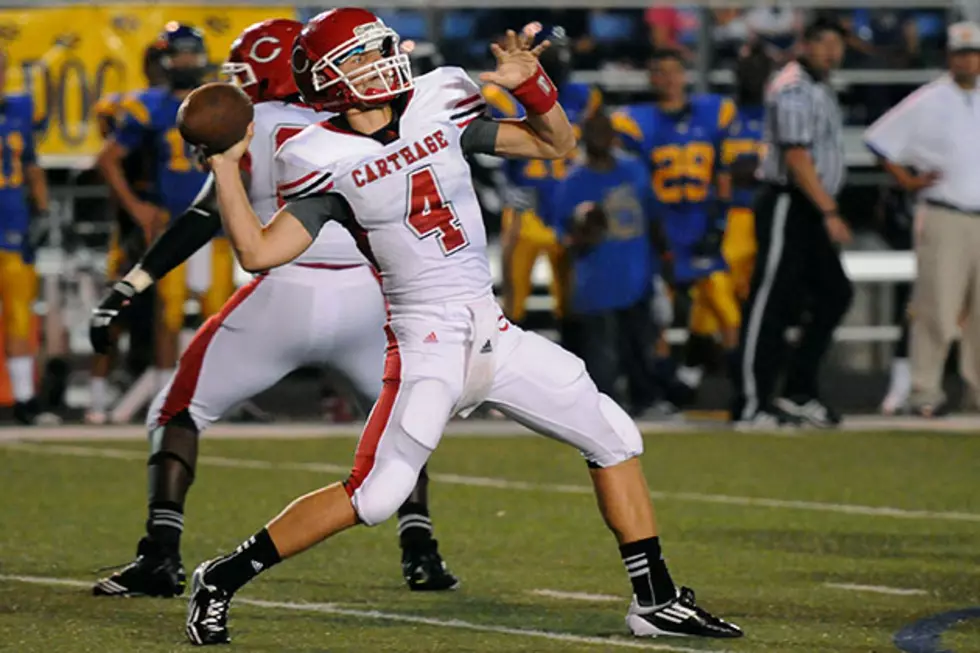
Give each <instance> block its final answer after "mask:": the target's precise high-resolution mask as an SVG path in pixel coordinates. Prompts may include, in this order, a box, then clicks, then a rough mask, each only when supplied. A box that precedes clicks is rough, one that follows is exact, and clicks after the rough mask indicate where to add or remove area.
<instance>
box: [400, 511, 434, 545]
mask: <svg viewBox="0 0 980 653" xmlns="http://www.w3.org/2000/svg"><path fill="white" fill-rule="evenodd" d="M398 540H399V542H400V543H401V547H402V548H403V549H410V548H412V547H413V546H418V545H420V544H426V543H428V542H431V541H432V520H431V519H429V509H428V508H427V507H426V506H424V505H422V504H421V503H405V504H404V505H402V507H401V508H399V509H398Z"/></svg>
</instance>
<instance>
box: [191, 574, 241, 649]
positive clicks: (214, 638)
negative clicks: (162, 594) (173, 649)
mask: <svg viewBox="0 0 980 653" xmlns="http://www.w3.org/2000/svg"><path fill="white" fill-rule="evenodd" d="M213 563H214V560H207V561H205V562H202V563H201V564H200V565H198V567H197V569H195V570H194V574H193V575H192V576H191V598H190V602H189V603H188V604H187V625H186V627H185V629H184V632H186V633H187V639H189V640H190V642H191V644H194V645H195V646H213V645H215V644H229V643H230V642H231V635H229V634H228V609H229V608H230V607H231V594H229V593H228V592H226V591H224V590H223V589H220V588H218V587H216V586H214V585H208V584H207V582H206V581H205V580H204V575H205V574H206V573H207V571H208V569H210V567H211V565H212V564H213Z"/></svg>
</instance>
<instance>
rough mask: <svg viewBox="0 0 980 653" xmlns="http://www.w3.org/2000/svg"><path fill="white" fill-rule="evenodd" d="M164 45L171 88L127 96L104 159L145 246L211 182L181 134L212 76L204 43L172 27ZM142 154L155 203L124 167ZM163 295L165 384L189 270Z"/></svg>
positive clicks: (164, 285)
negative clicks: (187, 102) (188, 105)
mask: <svg viewBox="0 0 980 653" xmlns="http://www.w3.org/2000/svg"><path fill="white" fill-rule="evenodd" d="M159 47H160V48H161V49H162V52H163V56H162V57H161V60H160V63H161V64H162V66H163V69H164V72H165V73H166V82H167V83H166V85H164V86H157V87H153V88H149V89H147V90H145V91H140V92H138V93H135V94H132V95H128V96H125V97H124V99H123V102H122V116H121V118H120V124H119V126H118V127H117V129H116V131H115V133H114V134H113V135H112V137H111V138H110V139H108V140H107V141H106V143H105V146H104V147H103V148H102V151H101V152H100V154H99V159H98V164H99V168H100V170H101V171H102V175H103V177H104V178H105V180H106V182H107V183H108V184H109V187H110V188H111V189H112V191H113V192H114V193H115V195H116V197H117V198H118V200H119V202H120V205H121V206H122V208H123V210H125V211H126V212H127V213H128V214H129V215H130V216H131V217H132V218H133V220H134V221H135V222H136V223H137V225H139V227H140V228H141V229H142V230H143V232H144V234H145V235H146V237H147V238H146V239H147V242H149V241H151V240H152V239H153V237H154V236H155V235H156V234H157V233H160V232H161V231H162V229H163V227H165V226H166V223H167V222H168V221H169V220H170V218H171V217H176V216H179V215H180V214H181V213H183V212H184V211H185V210H186V209H187V208H188V207H189V206H190V205H191V204H192V202H193V201H194V199H195V197H196V196H197V194H198V192H199V191H200V190H201V187H202V186H203V185H204V180H205V179H206V177H207V173H205V171H204V170H203V168H202V167H201V165H200V163H199V162H198V160H197V157H196V155H195V153H194V152H193V151H192V149H191V146H190V145H188V144H187V143H185V142H184V139H183V138H182V137H181V135H180V132H179V131H178V129H177V109H178V107H180V103H181V102H182V101H183V100H184V98H185V97H187V95H188V94H189V93H190V92H191V91H192V90H193V89H195V88H196V87H197V86H199V85H200V84H201V83H202V81H203V80H204V76H205V74H206V73H207V70H208V59H207V51H206V49H205V45H204V37H203V36H202V35H201V33H200V32H199V31H198V30H196V29H194V28H193V27H189V26H187V25H182V24H180V23H175V22H171V23H168V24H167V26H166V28H165V29H164V31H163V33H162V34H161V35H160V39H159ZM143 148H149V150H150V152H151V153H152V155H151V162H152V165H153V168H154V174H153V188H154V193H153V198H152V201H148V200H147V199H144V198H143V197H141V196H140V194H139V192H138V190H137V189H136V188H134V187H133V185H132V184H131V182H130V181H129V180H128V179H127V178H126V174H125V169H124V167H123V162H124V160H125V159H126V157H127V155H129V154H130V153H131V152H134V151H137V150H141V149H143ZM157 291H158V297H159V299H160V301H159V302H158V306H159V308H160V310H161V317H162V319H161V320H158V328H159V329H161V331H158V334H157V351H156V358H157V361H156V365H157V367H158V369H159V375H158V380H159V384H160V385H161V386H162V385H163V384H164V383H165V382H166V381H167V380H168V379H169V378H170V376H171V375H172V374H173V367H174V365H175V364H176V362H177V342H178V340H177V338H178V334H179V332H180V329H181V327H182V326H183V323H184V301H185V300H186V298H187V283H186V277H185V273H184V269H183V268H178V269H177V270H174V271H173V272H171V273H170V274H169V275H167V276H166V277H165V278H163V279H161V280H160V282H159V283H158V284H157Z"/></svg>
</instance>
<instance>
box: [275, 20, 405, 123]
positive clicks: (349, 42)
mask: <svg viewBox="0 0 980 653" xmlns="http://www.w3.org/2000/svg"><path fill="white" fill-rule="evenodd" d="M371 51H378V52H380V53H381V58H380V59H377V60H376V61H373V62H371V63H368V64H365V65H363V66H361V67H360V68H357V69H355V70H352V71H350V72H348V73H346V74H345V73H343V72H341V70H340V67H339V66H340V65H341V64H342V63H343V62H344V61H345V60H346V59H347V58H348V57H350V56H351V55H355V54H362V53H365V52H371ZM292 62H293V78H294V79H295V80H296V86H298V87H299V91H300V93H301V94H302V96H303V100H304V101H306V102H307V103H308V104H311V105H313V106H316V107H320V108H322V109H326V110H327V111H337V112H340V111H346V110H347V109H350V108H352V107H355V106H358V105H375V104H384V103H386V102H390V101H391V100H392V99H393V98H395V97H396V96H397V95H399V94H401V93H404V92H406V91H409V90H411V89H412V87H413V84H414V82H413V81H412V67H411V64H410V63H409V61H408V55H407V54H405V53H404V52H401V50H400V49H399V38H398V34H397V33H396V32H395V30H393V29H391V28H390V27H388V26H387V25H385V24H384V22H382V20H381V19H380V18H378V17H377V16H375V15H374V14H372V13H371V12H370V11H368V10H366V9H356V8H344V9H331V10H330V11H325V12H323V13H322V14H319V15H318V16H316V17H314V18H313V19H312V20H310V22H308V23H307V24H306V27H304V28H303V31H302V32H300V35H299V38H297V39H296V43H295V44H294V46H293V58H292ZM376 80H380V82H381V84H380V88H379V87H377V86H375V87H374V88H367V89H364V90H359V89H358V88H357V86H359V85H364V83H365V82H370V81H376Z"/></svg>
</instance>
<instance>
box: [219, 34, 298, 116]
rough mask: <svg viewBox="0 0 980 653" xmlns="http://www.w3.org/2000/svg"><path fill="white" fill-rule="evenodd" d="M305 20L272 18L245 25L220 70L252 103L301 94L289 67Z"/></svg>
mask: <svg viewBox="0 0 980 653" xmlns="http://www.w3.org/2000/svg"><path fill="white" fill-rule="evenodd" d="M302 29H303V23H301V22H299V21H295V20H289V19H286V18H273V19H271V20H264V21H262V22H261V23H255V24H254V25H250V26H249V27H246V28H245V31H244V32H242V33H241V34H240V35H239V36H238V38H237V39H235V42H234V43H232V44H231V52H230V53H229V54H228V61H226V62H225V63H224V64H223V65H222V66H221V72H222V74H223V75H225V76H226V77H227V78H228V79H229V81H231V82H232V83H233V84H237V85H238V86H239V87H240V88H241V89H242V90H243V91H245V93H246V94H248V96H249V97H250V98H252V102H255V103H258V102H268V101H270V100H282V99H284V98H287V97H289V96H290V95H296V94H298V93H299V89H298V88H296V82H294V81H293V73H292V70H291V68H290V64H289V61H290V53H291V51H292V48H293V41H295V40H296V35H297V34H299V33H300V31H301V30H302Z"/></svg>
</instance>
